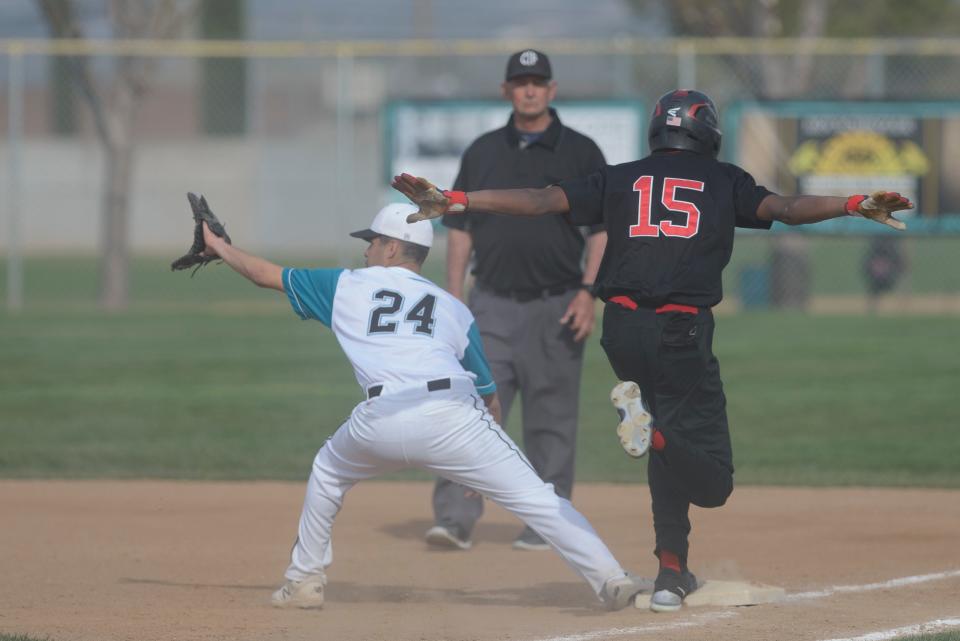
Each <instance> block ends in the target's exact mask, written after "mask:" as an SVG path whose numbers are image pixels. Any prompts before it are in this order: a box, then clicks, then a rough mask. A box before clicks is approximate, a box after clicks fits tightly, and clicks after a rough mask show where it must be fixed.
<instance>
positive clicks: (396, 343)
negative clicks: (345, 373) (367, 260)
mask: <svg viewBox="0 0 960 641" xmlns="http://www.w3.org/2000/svg"><path fill="white" fill-rule="evenodd" d="M283 287H284V290H285V291H286V292H287V298H288V299H289V300H290V305H291V306H292V307H293V311H294V312H296V313H297V315H298V316H300V318H302V319H304V320H306V319H312V320H317V321H320V322H321V323H323V324H324V325H326V326H328V327H330V328H331V329H332V330H333V333H334V335H335V336H336V337H337V341H338V342H339V343H340V347H341V348H342V349H343V352H344V354H346V356H347V358H348V359H349V360H350V364H351V365H353V370H354V373H355V374H356V377H357V382H358V383H360V386H361V387H363V389H364V390H367V389H368V388H369V387H370V386H371V385H378V384H388V385H390V384H394V385H397V386H403V385H414V384H420V383H423V384H425V383H426V382H427V381H430V380H436V379H439V378H446V377H450V376H465V377H469V378H472V379H473V380H474V386H475V387H476V389H477V392H478V393H479V394H481V395H486V394H492V393H493V392H494V391H495V390H496V385H495V384H494V382H493V377H492V376H491V374H490V367H489V365H488V364H487V359H486V356H485V355H484V353H483V347H482V344H481V342H480V334H479V332H478V331H477V326H476V323H475V322H474V319H473V314H471V313H470V310H469V309H467V306H466V305H464V304H463V303H461V302H460V301H459V300H457V299H456V298H455V297H454V296H452V295H450V294H449V293H448V292H446V291H444V290H443V289H441V288H440V287H438V286H437V285H436V284H434V283H432V282H430V281H429V280H427V279H426V278H424V277H423V276H420V275H419V274H416V273H414V272H412V271H410V270H409V269H405V268H403V267H367V268H364V269H354V270H350V269H291V268H285V269H284V270H283Z"/></svg>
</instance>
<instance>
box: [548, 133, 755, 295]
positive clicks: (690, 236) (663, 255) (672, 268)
mask: <svg viewBox="0 0 960 641" xmlns="http://www.w3.org/2000/svg"><path fill="white" fill-rule="evenodd" d="M559 186H560V188H561V189H563V191H564V193H565V194H566V195H567V201H568V202H569V203H570V215H569V216H570V222H571V223H572V224H574V225H595V224H600V223H603V224H604V225H605V227H606V230H607V248H606V250H605V252H604V254H603V261H602V262H601V264H600V272H599V274H598V275H597V285H598V293H599V295H600V297H601V298H603V299H604V300H608V299H609V298H611V297H613V296H620V295H626V296H630V297H631V298H633V300H634V301H636V302H637V303H639V304H641V305H645V306H650V307H659V306H661V305H664V304H667V303H673V304H679V305H692V306H696V307H712V306H713V305H716V304H717V303H719V302H720V299H721V298H722V297H723V291H722V281H721V272H722V271H723V268H724V267H726V265H727V263H728V262H729V260H730V254H731V253H732V251H733V231H734V227H753V228H761V229H769V228H770V222H769V221H763V220H760V219H759V218H757V208H758V207H759V206H760V202H761V201H762V200H763V199H764V198H766V197H767V196H768V195H769V194H770V193H771V192H770V191H769V190H767V189H766V188H764V187H761V186H758V185H757V184H756V182H755V181H754V179H753V177H752V176H751V175H750V174H748V173H747V172H746V171H744V170H743V169H741V168H740V167H737V166H736V165H731V164H728V163H722V162H719V161H717V160H714V159H713V158H710V157H708V156H704V155H702V154H696V153H692V152H687V151H669V152H655V153H653V154H651V155H649V156H647V157H646V158H642V159H640V160H636V161H633V162H628V163H623V164H620V165H608V166H606V167H604V168H603V169H601V170H600V171H598V172H596V173H594V174H591V175H590V176H587V177H585V178H581V179H577V180H569V181H564V182H561V183H560V184H559Z"/></svg>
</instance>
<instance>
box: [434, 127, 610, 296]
mask: <svg viewBox="0 0 960 641" xmlns="http://www.w3.org/2000/svg"><path fill="white" fill-rule="evenodd" d="M550 114H551V116H552V117H553V120H552V122H551V123H550V126H549V127H548V128H547V130H546V131H545V132H544V133H543V135H542V136H540V137H539V138H537V139H536V140H534V141H532V142H529V143H524V142H523V139H522V136H521V132H519V131H518V130H517V128H516V126H515V125H514V117H513V116H512V115H511V116H510V120H509V122H508V123H507V126H506V127H501V128H500V129H497V130H495V131H491V132H488V133H486V134H484V135H482V136H480V137H479V138H477V139H476V140H475V141H474V142H473V143H472V144H471V145H470V147H469V148H468V149H467V151H466V152H464V154H463V159H462V161H461V164H460V173H459V174H458V175H457V180H456V182H455V183H454V184H453V188H454V189H457V190H461V191H477V190H480V189H515V188H521V187H536V188H539V187H546V186H548V185H552V184H554V183H557V182H560V181H561V180H564V179H567V178H574V177H577V176H588V175H590V174H592V173H593V172H595V171H597V170H598V169H600V168H601V167H604V166H605V165H606V161H605V160H604V158H603V153H602V152H601V151H600V148H599V147H597V144H596V143H595V142H594V141H593V140H591V139H590V138H588V137H587V136H585V135H583V134H581V133H579V132H577V131H575V130H573V129H570V128H569V127H567V126H565V125H563V124H562V123H561V122H560V118H559V117H558V116H557V112H556V111H555V110H553V109H551V110H550ZM443 224H444V225H445V226H447V227H451V228H453V229H460V230H463V231H468V232H469V233H470V237H471V239H472V241H473V250H474V260H475V263H474V269H473V274H474V275H475V276H476V278H477V284H478V285H480V286H481V287H484V288H486V289H488V290H493V291H532V290H542V289H545V288H548V287H553V286H558V285H567V286H571V287H576V286H578V285H579V284H580V282H581V281H582V280H583V277H582V276H583V273H582V271H581V267H580V263H581V259H582V258H583V248H584V245H585V243H586V241H585V239H584V236H583V233H581V230H580V229H578V228H576V227H573V226H571V225H570V223H569V222H567V219H566V217H565V216H563V215H562V214H550V215H547V216H537V217H535V218H520V217H517V216H505V215H502V214H492V213H488V212H482V211H475V210H470V211H467V212H466V213H463V214H455V215H447V216H444V218H443ZM602 229H603V226H602V225H596V226H595V229H591V230H590V233H596V232H599V231H602Z"/></svg>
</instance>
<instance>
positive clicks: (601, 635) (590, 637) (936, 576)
mask: <svg viewBox="0 0 960 641" xmlns="http://www.w3.org/2000/svg"><path fill="white" fill-rule="evenodd" d="M954 577H960V570H950V571H948V572H936V573H933V574H918V575H916V576H905V577H900V578H897V579H890V580H889V581H883V582H881V583H866V584H864V585H836V586H834V587H832V588H826V589H824V590H816V591H812V592H797V593H796V594H788V595H787V597H786V601H802V600H804V599H822V598H823V597H828V596H830V595H832V594H837V593H838V592H869V591H871V590H884V589H889V588H897V587H901V586H905V585H916V584H917V583H926V582H927V581H941V580H943V579H952V578H954ZM736 616H738V614H737V612H735V611H732V610H721V611H719V612H707V613H704V614H693V615H691V616H690V618H689V619H687V620H684V621H671V622H669V623H652V624H649V625H641V626H636V627H632V628H610V629H608V630H597V631H595V632H581V633H580V634H570V635H564V636H558V637H548V638H542V639H537V640H536V641H594V640H596V639H610V638H614V637H624V636H627V635H630V634H644V633H647V632H668V631H670V630H682V629H684V628H696V627H700V626H703V625H707V624H709V623H713V622H714V621H722V620H723V619H731V618H733V617H736ZM954 627H960V619H936V620H934V621H928V622H927V623H919V624H917V625H911V626H907V627H904V628H896V629H894V630H885V631H883V632H871V633H870V634H865V635H863V636H859V637H849V638H846V639H842V638H841V639H825V640H824V641H886V640H887V639H895V638H896V637H899V636H904V635H907V634H922V633H924V632H935V631H937V630H944V629H948V628H954Z"/></svg>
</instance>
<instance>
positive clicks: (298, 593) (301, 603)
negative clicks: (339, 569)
mask: <svg viewBox="0 0 960 641" xmlns="http://www.w3.org/2000/svg"><path fill="white" fill-rule="evenodd" d="M326 584H327V577H326V576H324V575H323V574H314V575H313V576H309V577H307V578H306V579H304V580H303V581H287V582H286V583H285V584H284V585H283V587H282V588H280V589H279V590H277V591H276V592H274V593H273V596H272V597H270V602H271V603H272V604H273V606H274V607H275V608H302V609H310V608H322V607H323V587H324V586H325V585H326Z"/></svg>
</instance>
